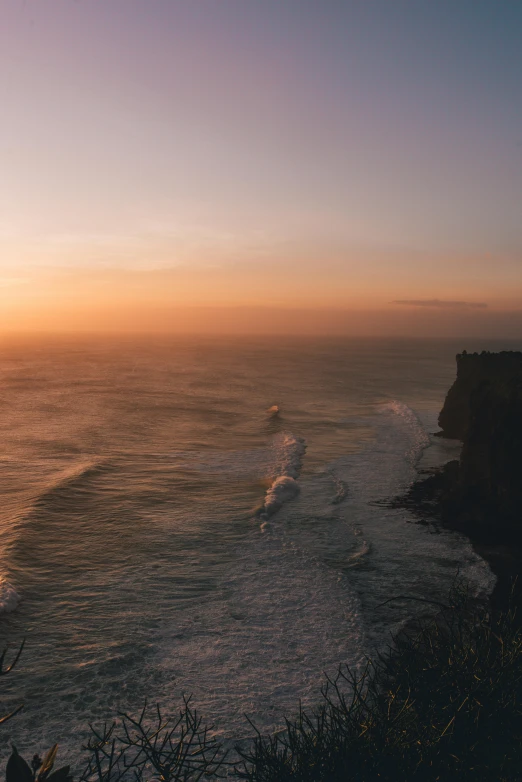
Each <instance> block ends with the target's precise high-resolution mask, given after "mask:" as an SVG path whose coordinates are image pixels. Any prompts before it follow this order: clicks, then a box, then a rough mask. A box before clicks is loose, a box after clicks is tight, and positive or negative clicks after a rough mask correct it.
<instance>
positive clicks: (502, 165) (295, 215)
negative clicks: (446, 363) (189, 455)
mask: <svg viewBox="0 0 522 782" xmlns="http://www.w3.org/2000/svg"><path fill="white" fill-rule="evenodd" d="M521 30H522V3H519V2H513V0H436V1H435V0H393V2H390V1H389V0H371V2H360V0H285V1H284V2H281V0H0V74H1V76H0V107H1V117H2V121H1V123H0V174H1V176H0V331H6V330H7V331H12V330H20V331H28V330H29V331H30V330H73V331H74V330H79V331H91V330H92V331H97V330H116V331H118V330H123V331H129V330H131V331H132V330H143V331H169V330H172V331H179V330H181V331H216V332H218V333H219V332H227V331H233V332H242V331H244V332H246V333H249V332H254V333H263V332H265V331H266V332H267V333H278V332H283V333H284V332H288V333H306V332H308V331H311V332H314V333H347V334H382V333H384V334H405V335H410V334H418V335H424V334H425V335H431V336H437V335H440V336H451V335H456V336H460V335H461V334H462V335H467V334H468V333H469V334H470V335H484V336H488V335H489V336H506V337H509V336H512V337H518V336H522V231H521V226H522V46H520V31H521Z"/></svg>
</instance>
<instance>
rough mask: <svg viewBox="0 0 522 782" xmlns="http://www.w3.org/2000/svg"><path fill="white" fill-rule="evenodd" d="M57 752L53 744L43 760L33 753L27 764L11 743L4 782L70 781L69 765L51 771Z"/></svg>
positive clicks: (56, 746)
mask: <svg viewBox="0 0 522 782" xmlns="http://www.w3.org/2000/svg"><path fill="white" fill-rule="evenodd" d="M57 753H58V744H55V745H54V747H51V749H50V750H49V752H48V753H47V754H46V756H45V757H44V759H43V760H42V759H41V758H40V757H39V755H35V756H34V757H33V759H32V761H31V765H29V763H27V762H26V761H25V760H24V759H23V757H22V756H21V755H19V754H18V750H17V749H16V747H15V746H14V744H13V751H12V753H11V757H10V758H9V760H8V761H7V768H6V773H5V778H6V782H72V777H71V775H70V773H69V771H70V766H63V767H62V768H59V769H57V770H56V771H53V767H54V762H55V760H56V755H57Z"/></svg>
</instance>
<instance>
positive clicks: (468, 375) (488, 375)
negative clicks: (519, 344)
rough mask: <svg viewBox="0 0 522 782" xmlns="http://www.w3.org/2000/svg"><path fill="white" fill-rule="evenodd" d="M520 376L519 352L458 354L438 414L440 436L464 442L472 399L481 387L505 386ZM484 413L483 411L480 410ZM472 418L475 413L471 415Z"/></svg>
mask: <svg viewBox="0 0 522 782" xmlns="http://www.w3.org/2000/svg"><path fill="white" fill-rule="evenodd" d="M521 374H522V353H519V352H515V351H503V352H501V353H487V352H486V351H483V352H482V353H466V351H464V352H463V353H459V354H458V355H457V379H456V380H455V382H454V383H453V385H452V386H451V388H450V390H449V391H448V394H447V396H446V400H445V402H444V406H443V408H442V410H441V412H440V415H439V426H440V428H441V429H442V432H441V435H442V436H443V437H450V438H454V439H456V440H465V439H466V436H467V433H468V429H469V426H470V419H471V415H472V411H471V406H472V399H473V398H474V396H475V394H477V393H478V392H479V389H480V388H481V387H482V386H483V385H485V384H489V385H493V386H500V385H505V384H508V383H509V382H510V381H511V380H512V379H513V378H516V377H518V376H520V375H521ZM483 412H484V411H483ZM474 415H475V417H476V411H475V413H474Z"/></svg>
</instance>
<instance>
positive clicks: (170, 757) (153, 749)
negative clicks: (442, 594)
mask: <svg viewBox="0 0 522 782" xmlns="http://www.w3.org/2000/svg"><path fill="white" fill-rule="evenodd" d="M253 727H254V726H253ZM91 730H92V735H91V739H90V740H89V742H88V743H87V745H86V747H84V750H85V751H86V753H87V763H86V766H85V770H84V771H83V773H80V774H79V775H78V776H77V777H75V778H76V779H78V782H87V780H92V781H93V782H120V780H122V781H123V780H138V782H145V781H146V780H147V781H149V780H150V782H152V781H153V780H154V781H156V780H164V781H165V782H178V780H179V781H181V780H183V782H192V780H202V779H217V778H222V777H223V776H226V775H228V774H231V775H233V776H234V778H236V779H237V778H239V779H243V780H248V782H341V780H342V781H343V782H373V781H374V780H375V782H377V780H378V781H379V782H382V781H383V780H389V782H391V781H392V780H393V782H397V781H398V780H401V781H402V780H430V781H433V782H435V781H436V780H441V781H442V780H444V782H445V781H446V780H459V781H461V782H462V781H466V780H474V782H476V780H491V782H493V780H494V781H495V782H514V781H515V780H521V779H522V741H521V739H522V632H521V630H520V626H519V622H518V621H517V617H516V611H515V609H512V608H508V609H507V610H506V611H505V612H504V613H502V614H501V615H496V616H494V617H492V616H491V615H490V614H489V612H488V610H487V609H486V608H479V607H477V605H476V604H475V603H474V602H473V601H472V600H470V599H469V598H468V596H467V593H466V589H465V587H464V586H463V585H462V584H459V585H457V586H456V587H455V588H454V590H453V591H452V594H451V595H450V599H449V600H448V605H447V607H445V608H443V609H442V611H441V612H440V613H439V614H438V616H437V617H435V618H433V619H425V620H423V621H420V622H418V623H417V624H416V626H415V627H412V628H410V630H409V631H407V632H404V633H402V634H401V635H400V636H399V637H397V638H396V639H394V643H393V645H392V646H391V647H390V648H389V649H388V651H387V652H386V653H384V654H381V655H378V656H377V657H376V658H375V659H373V660H368V661H367V662H366V664H365V665H364V666H363V667H362V668H361V669H360V670H358V671H352V670H349V669H347V668H345V667H341V668H340V670H339V672H338V675H337V677H335V678H334V679H331V680H328V681H327V683H326V685H325V687H324V688H323V691H322V700H321V702H320V704H319V705H318V706H317V707H316V708H315V709H314V710H310V711H305V710H303V709H301V711H300V712H299V714H298V715H297V717H296V718H295V719H288V720H287V721H286V728H285V730H283V731H280V732H279V733H277V734H275V735H272V736H263V735H261V734H260V733H258V732H257V733H256V735H255V737H254V739H253V741H252V742H251V743H250V745H249V746H248V747H246V748H245V747H244V746H243V747H238V748H237V752H238V755H239V758H240V760H236V762H235V767H234V768H232V764H231V763H229V762H227V760H226V755H225V753H224V752H223V751H222V749H221V747H220V745H219V743H218V742H217V741H216V740H215V739H214V738H213V737H212V735H211V733H210V732H209V729H208V728H206V727H205V726H204V724H203V722H202V720H201V717H200V716H199V715H198V714H197V713H196V711H195V710H193V709H192V707H191V704H190V699H187V700H185V701H184V703H183V705H182V708H181V710H180V711H179V713H178V714H177V716H175V717H174V718H166V717H164V716H163V715H162V713H161V711H160V710H159V708H156V709H155V710H154V711H153V712H150V711H149V710H148V709H147V708H144V709H143V710H142V712H141V713H140V714H139V715H138V716H137V717H132V716H130V715H128V714H122V715H120V718H119V719H118V720H117V721H116V722H114V723H111V724H110V725H107V724H106V725H104V726H103V728H101V729H98V728H95V727H91ZM254 730H255V727H254ZM56 750H57V748H56V747H53V748H52V749H51V750H50V752H49V753H48V754H47V756H46V757H45V759H44V760H43V761H41V760H40V758H38V757H37V756H35V758H34V759H33V763H32V764H28V763H26V761H24V760H23V759H22V758H21V756H20V755H19V754H18V752H17V750H16V749H14V748H13V754H12V755H11V758H10V759H9V762H8V766H7V782H30V781H33V782H34V780H42V781H43V780H45V781H46V782H68V780H70V775H69V769H68V768H67V767H65V768H63V769H59V770H58V771H54V772H53V771H52V768H53V764H54V761H55V758H56ZM78 765H80V764H78Z"/></svg>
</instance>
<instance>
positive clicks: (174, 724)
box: [81, 698, 226, 782]
mask: <svg viewBox="0 0 522 782" xmlns="http://www.w3.org/2000/svg"><path fill="white" fill-rule="evenodd" d="M91 731H92V734H93V735H92V738H91V739H90V741H89V742H88V744H87V746H86V747H85V749H86V750H87V751H88V752H89V753H90V758H89V761H88V764H87V768H86V770H85V771H84V773H83V774H82V776H81V780H83V781H84V782H87V780H89V781H91V780H95V781H96V782H119V781H120V780H127V779H128V780H130V779H132V780H136V781H137V782H140V781H141V780H160V781H161V782H198V780H200V779H202V778H203V777H205V778H209V777H213V778H214V779H216V778H219V776H220V774H219V772H220V769H221V768H222V767H223V766H224V765H225V763H226V758H225V754H224V753H223V752H222V750H221V746H220V744H219V743H218V742H217V741H216V740H215V739H214V738H213V737H211V736H210V728H209V727H207V726H205V725H203V722H202V718H201V717H200V716H199V715H198V714H197V712H196V711H195V710H193V709H192V708H191V705H190V698H184V699H183V708H182V709H181V710H180V711H179V713H178V715H177V716H176V717H175V718H168V717H164V716H163V715H162V713H161V710H160V708H159V706H156V708H155V710H154V715H153V717H151V718H149V717H148V713H147V706H145V707H144V708H143V710H142V711H141V713H140V715H139V716H138V717H137V718H134V717H132V716H130V715H129V714H122V715H121V720H120V722H119V723H118V724H116V723H113V724H112V725H110V726H107V725H104V727H103V729H102V730H97V729H96V728H94V727H93V726H92V725H91Z"/></svg>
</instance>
